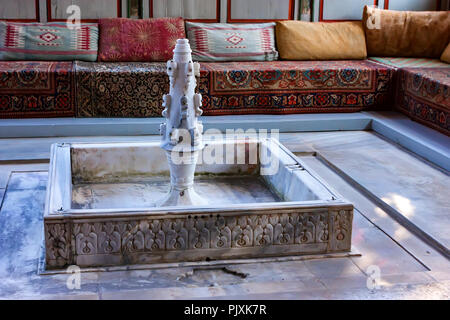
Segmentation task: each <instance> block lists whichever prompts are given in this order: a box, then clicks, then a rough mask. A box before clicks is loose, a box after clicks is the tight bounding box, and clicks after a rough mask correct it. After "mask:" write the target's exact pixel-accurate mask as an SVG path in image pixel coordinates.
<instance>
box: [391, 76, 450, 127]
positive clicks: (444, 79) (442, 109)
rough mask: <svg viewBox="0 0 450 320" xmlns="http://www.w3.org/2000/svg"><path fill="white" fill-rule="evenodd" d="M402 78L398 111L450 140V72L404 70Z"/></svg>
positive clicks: (397, 102)
mask: <svg viewBox="0 0 450 320" xmlns="http://www.w3.org/2000/svg"><path fill="white" fill-rule="evenodd" d="M398 78H399V81H398V82H399V88H398V92H397V99H396V107H397V109H398V110H400V111H401V112H403V113H405V114H407V115H408V116H409V117H411V118H412V119H413V120H415V121H418V122H420V123H422V124H424V125H426V126H428V127H431V128H433V129H436V130H438V131H440V132H442V133H444V134H446V135H448V136H450V68H402V69H400V70H399V74H398Z"/></svg>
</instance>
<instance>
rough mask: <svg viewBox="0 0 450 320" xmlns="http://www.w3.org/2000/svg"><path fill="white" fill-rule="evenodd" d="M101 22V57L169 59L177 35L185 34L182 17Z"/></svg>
mask: <svg viewBox="0 0 450 320" xmlns="http://www.w3.org/2000/svg"><path fill="white" fill-rule="evenodd" d="M99 25H100V44H99V56H98V59H99V61H109V62H126V61H139V62H151V61H167V60H170V59H172V56H173V49H174V48H175V43H176V41H177V39H180V38H185V37H186V34H185V31H184V21H183V18H154V19H140V20H137V19H127V18H107V19H100V21H99Z"/></svg>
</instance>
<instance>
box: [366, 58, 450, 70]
mask: <svg viewBox="0 0 450 320" xmlns="http://www.w3.org/2000/svg"><path fill="white" fill-rule="evenodd" d="M369 60H371V61H376V62H379V63H382V64H385V65H388V66H392V67H395V68H450V64H447V63H445V62H442V61H441V60H439V59H432V58H399V57H370V58H369Z"/></svg>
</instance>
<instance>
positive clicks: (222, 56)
mask: <svg viewBox="0 0 450 320" xmlns="http://www.w3.org/2000/svg"><path fill="white" fill-rule="evenodd" d="M186 32H187V36H188V38H189V42H190V44H191V48H192V59H194V60H197V61H272V60H276V59H277V58H278V52H277V50H276V48H275V23H261V24H226V23H207V24H206V23H194V22H186Z"/></svg>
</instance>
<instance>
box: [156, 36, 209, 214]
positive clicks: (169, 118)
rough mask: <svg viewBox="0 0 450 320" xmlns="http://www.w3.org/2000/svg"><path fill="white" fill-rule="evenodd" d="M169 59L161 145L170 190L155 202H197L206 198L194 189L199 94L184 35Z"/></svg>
mask: <svg viewBox="0 0 450 320" xmlns="http://www.w3.org/2000/svg"><path fill="white" fill-rule="evenodd" d="M173 52H174V56H173V59H172V60H170V61H168V62H167V74H168V75H169V79H170V91H169V94H166V95H164V97H163V107H164V111H163V113H162V115H163V117H165V118H166V122H165V123H163V124H161V128H160V131H161V148H162V149H164V150H165V151H166V155H167V160H168V163H169V169H170V192H169V194H168V195H166V197H165V198H164V199H162V200H161V201H160V203H159V204H158V205H159V206H177V205H201V204H206V203H207V201H206V200H205V199H203V198H202V197H200V196H199V195H198V194H197V193H196V192H195V190H194V173H195V167H196V165H197V158H198V155H199V152H200V151H201V150H202V149H203V148H204V144H203V141H202V133H203V125H202V123H201V122H200V121H198V117H199V116H200V115H201V114H202V112H203V111H202V110H201V102H202V96H201V94H198V93H195V88H196V86H197V80H196V76H199V75H200V65H199V63H198V62H193V61H192V55H191V53H192V50H191V47H190V45H189V40H188V39H178V40H177V43H176V46H175V49H174V51H173Z"/></svg>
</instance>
